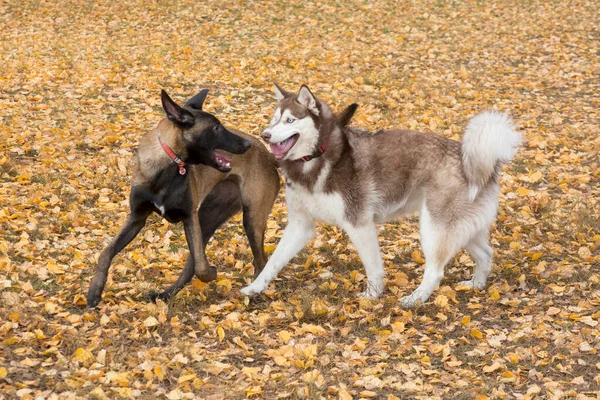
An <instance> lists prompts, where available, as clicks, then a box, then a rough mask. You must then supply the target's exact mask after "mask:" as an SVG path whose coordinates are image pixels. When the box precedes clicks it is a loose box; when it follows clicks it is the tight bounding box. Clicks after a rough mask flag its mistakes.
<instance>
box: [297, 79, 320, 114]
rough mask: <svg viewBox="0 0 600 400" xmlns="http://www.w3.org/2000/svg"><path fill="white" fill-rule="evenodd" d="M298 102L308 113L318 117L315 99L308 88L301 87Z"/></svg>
mask: <svg viewBox="0 0 600 400" xmlns="http://www.w3.org/2000/svg"><path fill="white" fill-rule="evenodd" d="M298 102H299V103H300V104H302V105H303V106H304V107H306V108H308V109H309V111H310V112H312V113H313V114H315V115H319V107H318V106H317V99H316V98H315V96H314V95H313V94H312V92H311V91H310V89H309V88H308V86H306V85H302V87H301V88H300V91H299V92H298Z"/></svg>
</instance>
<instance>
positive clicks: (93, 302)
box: [87, 296, 102, 308]
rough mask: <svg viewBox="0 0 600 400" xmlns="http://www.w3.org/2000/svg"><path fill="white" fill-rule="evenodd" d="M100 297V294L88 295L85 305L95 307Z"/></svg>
mask: <svg viewBox="0 0 600 400" xmlns="http://www.w3.org/2000/svg"><path fill="white" fill-rule="evenodd" d="M101 299H102V298H101V297H100V296H88V298H87V307H88V308H95V307H96V306H97V305H98V304H99V303H100V300H101Z"/></svg>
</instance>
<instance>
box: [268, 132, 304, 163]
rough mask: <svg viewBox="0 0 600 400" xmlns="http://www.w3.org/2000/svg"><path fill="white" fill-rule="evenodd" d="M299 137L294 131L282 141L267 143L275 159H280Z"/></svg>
mask: <svg viewBox="0 0 600 400" xmlns="http://www.w3.org/2000/svg"><path fill="white" fill-rule="evenodd" d="M299 137H300V134H299V133H294V134H293V135H292V136H290V137H289V138H287V139H285V140H284V141H282V142H279V143H269V147H271V153H273V155H274V156H275V158H276V159H278V160H281V159H282V158H283V157H285V155H286V154H287V153H288V152H289V151H290V150H291V149H292V147H294V145H295V144H296V142H297V141H298V138H299Z"/></svg>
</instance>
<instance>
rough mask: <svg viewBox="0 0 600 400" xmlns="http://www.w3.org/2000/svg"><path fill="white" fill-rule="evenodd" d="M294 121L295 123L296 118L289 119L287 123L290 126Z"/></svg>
mask: <svg viewBox="0 0 600 400" xmlns="http://www.w3.org/2000/svg"><path fill="white" fill-rule="evenodd" d="M294 121H295V119H294V118H288V119H286V120H285V122H287V123H288V124H291V123H292V122H294Z"/></svg>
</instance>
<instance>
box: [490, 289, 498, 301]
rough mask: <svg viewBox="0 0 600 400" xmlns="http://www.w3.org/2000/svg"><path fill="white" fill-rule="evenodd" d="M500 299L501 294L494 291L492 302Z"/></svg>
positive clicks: (491, 297) (491, 296)
mask: <svg viewBox="0 0 600 400" xmlns="http://www.w3.org/2000/svg"><path fill="white" fill-rule="evenodd" d="M499 298H500V293H498V292H496V291H494V292H492V294H491V295H490V299H492V300H498V299H499Z"/></svg>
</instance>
